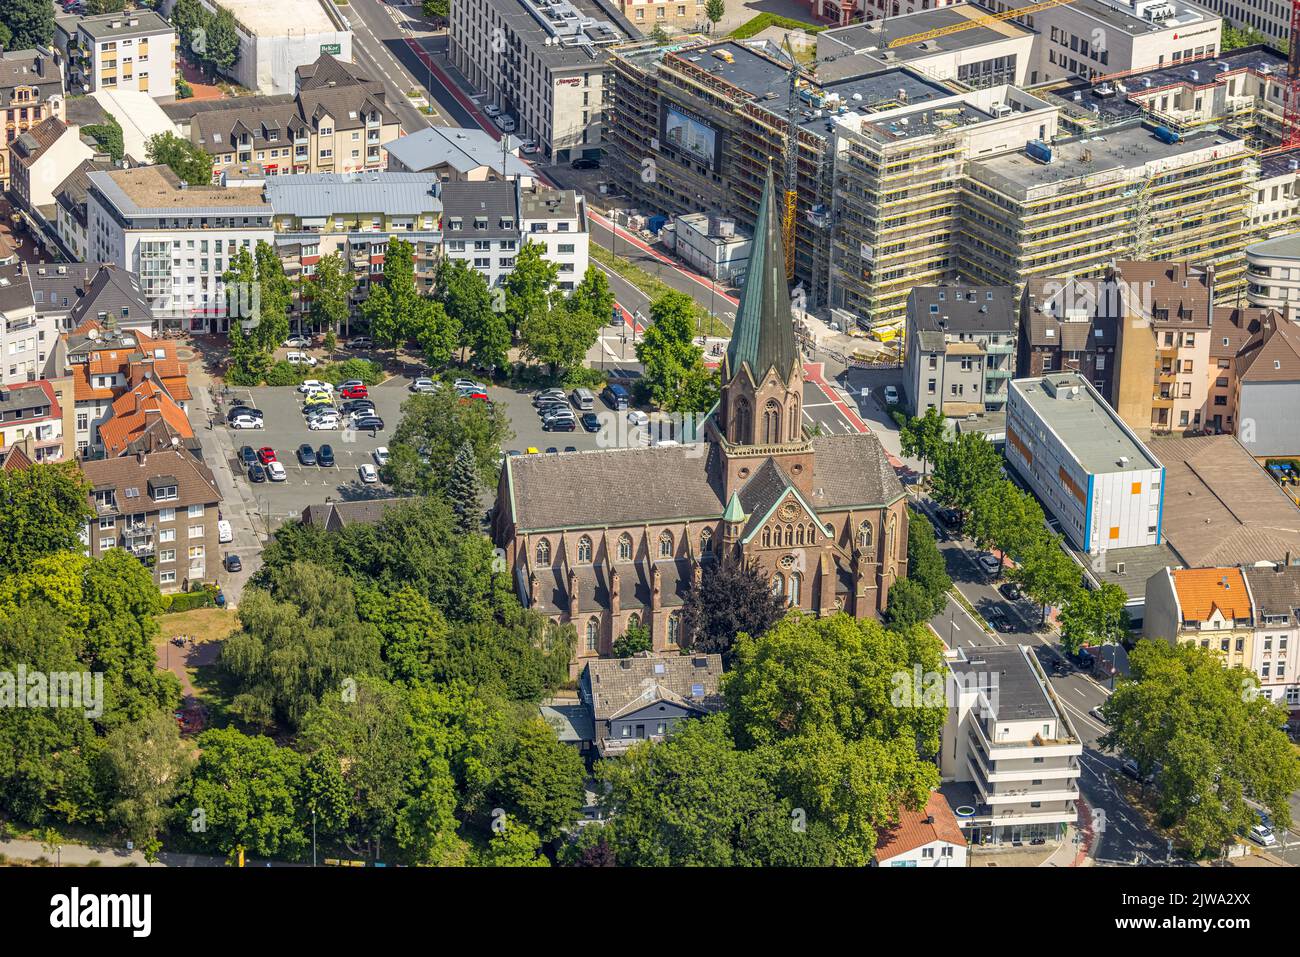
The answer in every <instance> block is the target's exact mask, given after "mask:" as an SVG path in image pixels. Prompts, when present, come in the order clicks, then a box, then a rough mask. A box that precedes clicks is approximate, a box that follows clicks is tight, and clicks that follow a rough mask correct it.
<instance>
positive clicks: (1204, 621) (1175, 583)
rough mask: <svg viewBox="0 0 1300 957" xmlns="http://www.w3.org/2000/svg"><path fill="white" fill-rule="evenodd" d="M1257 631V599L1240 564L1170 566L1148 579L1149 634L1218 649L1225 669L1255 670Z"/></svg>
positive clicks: (1146, 631) (1145, 625)
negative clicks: (1197, 566)
mask: <svg viewBox="0 0 1300 957" xmlns="http://www.w3.org/2000/svg"><path fill="white" fill-rule="evenodd" d="M1270 573H1271V572H1270ZM1255 631H1256V620H1255V602H1254V599H1253V598H1252V597H1251V594H1250V584H1249V582H1247V580H1246V576H1245V573H1244V572H1243V570H1242V569H1240V568H1166V569H1164V570H1163V571H1161V572H1157V573H1156V574H1155V575H1152V576H1151V577H1150V578H1148V579H1147V596H1146V617H1145V618H1144V620H1143V623H1142V633H1143V636H1144V637H1146V638H1151V639H1154V640H1158V641H1167V642H1169V643H1170V644H1172V645H1184V644H1191V645H1197V646H1199V647H1201V648H1205V649H1207V650H1209V651H1214V652H1217V653H1218V654H1219V655H1220V656H1221V657H1222V659H1223V664H1224V667H1228V668H1235V667H1240V668H1252V667H1253V666H1254V664H1255ZM1283 677H1284V678H1285V677H1286V676H1285V674H1284V675H1283Z"/></svg>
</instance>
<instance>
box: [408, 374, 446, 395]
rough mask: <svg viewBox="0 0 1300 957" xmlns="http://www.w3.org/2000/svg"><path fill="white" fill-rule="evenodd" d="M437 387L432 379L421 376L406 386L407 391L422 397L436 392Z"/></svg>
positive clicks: (437, 384)
mask: <svg viewBox="0 0 1300 957" xmlns="http://www.w3.org/2000/svg"><path fill="white" fill-rule="evenodd" d="M438 386H439V383H437V382H434V381H433V380H432V379H429V378H426V377H424V376H421V377H420V378H418V379H416V380H415V381H414V382H412V383H411V384H410V385H408V386H407V389H409V390H410V391H411V392H416V393H420V394H422V395H431V394H433V393H434V392H437V391H438Z"/></svg>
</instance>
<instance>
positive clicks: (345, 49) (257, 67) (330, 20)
mask: <svg viewBox="0 0 1300 957" xmlns="http://www.w3.org/2000/svg"><path fill="white" fill-rule="evenodd" d="M201 2H202V4H203V6H204V7H205V8H206V9H208V10H213V11H215V10H217V9H220V8H224V9H226V10H229V11H230V13H231V14H232V15H233V16H234V18H235V27H236V32H237V33H238V34H239V56H238V57H237V58H236V60H235V65H234V66H233V67H232V68H231V69H230V71H229V76H230V78H231V79H232V80H234V81H235V82H236V83H238V84H239V85H240V86H244V87H247V88H248V89H250V90H256V91H257V92H258V93H264V94H276V93H292V92H294V89H295V86H294V80H295V75H294V70H295V68H296V67H298V66H299V65H300V64H303V63H311V62H312V61H313V60H315V59H316V58H317V57H318V56H320V55H321V54H322V53H326V54H330V55H332V56H336V57H338V58H339V59H341V60H351V59H352V30H351V28H350V27H349V26H348V25H347V20H346V19H345V18H344V17H343V15H342V14H341V13H339V12H338V9H337V8H336V7H335V5H334V4H333V3H322V2H321V0H276V2H275V3H266V2H264V0H201Z"/></svg>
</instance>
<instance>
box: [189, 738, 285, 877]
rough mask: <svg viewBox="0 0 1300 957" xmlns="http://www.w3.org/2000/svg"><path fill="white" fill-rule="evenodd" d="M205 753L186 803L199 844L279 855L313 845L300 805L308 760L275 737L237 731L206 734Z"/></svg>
mask: <svg viewBox="0 0 1300 957" xmlns="http://www.w3.org/2000/svg"><path fill="white" fill-rule="evenodd" d="M199 749H200V753H199V760H198V765H197V766H196V767H195V769H194V775H193V777H192V778H191V779H190V787H189V793H188V795H187V800H186V802H184V803H183V804H182V805H181V808H182V810H185V811H188V812H189V813H188V816H187V820H186V822H185V823H186V826H187V827H188V828H189V830H190V832H191V834H192V836H193V838H194V840H195V842H196V843H198V844H199V846H201V847H203V848H206V849H207V850H209V851H212V852H214V853H219V854H229V853H231V852H232V851H234V850H235V849H236V848H239V847H243V848H244V849H245V851H246V852H248V853H250V854H258V855H265V856H274V857H296V856H297V855H298V854H299V853H301V851H302V849H303V848H304V847H305V846H306V845H307V843H308V841H309V838H308V836H307V835H306V834H305V833H304V832H303V828H302V813H301V808H299V807H298V805H297V803H296V802H297V798H298V796H299V795H300V793H301V782H300V775H301V771H302V757H301V756H300V755H299V754H298V753H297V752H295V751H292V750H290V749H289V748H281V747H277V746H276V743H275V742H274V741H272V740H271V739H270V738H267V737H263V736H261V735H256V736H254V735H246V734H243V733H241V732H239V731H237V730H235V729H234V728H222V729H214V730H212V731H205V732H204V733H203V734H201V735H200V736H199ZM308 817H309V819H310V815H308Z"/></svg>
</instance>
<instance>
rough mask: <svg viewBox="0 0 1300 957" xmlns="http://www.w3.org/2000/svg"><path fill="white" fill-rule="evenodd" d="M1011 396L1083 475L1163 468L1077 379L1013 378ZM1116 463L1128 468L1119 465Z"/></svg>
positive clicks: (1069, 374)
mask: <svg viewBox="0 0 1300 957" xmlns="http://www.w3.org/2000/svg"><path fill="white" fill-rule="evenodd" d="M1011 392H1012V399H1013V401H1014V399H1015V397H1016V396H1019V397H1020V398H1021V399H1022V400H1023V401H1024V403H1025V404H1026V405H1028V406H1029V408H1030V409H1032V410H1033V412H1034V414H1035V415H1037V416H1038V417H1039V418H1040V419H1042V420H1043V421H1044V422H1046V423H1047V425H1048V426H1050V427H1051V429H1052V431H1053V432H1055V433H1056V437H1057V439H1058V440H1059V441H1060V442H1061V443H1062V444H1063V445H1064V446H1065V447H1066V448H1067V449H1068V450H1069V452H1070V453H1071V454H1072V455H1073V456H1074V458H1075V459H1076V460H1077V461H1078V463H1079V465H1080V466H1082V468H1083V469H1084V471H1086V472H1088V473H1089V474H1092V475H1097V474H1105V473H1107V472H1124V471H1130V470H1135V469H1140V468H1143V467H1147V468H1153V469H1158V468H1163V467H1164V466H1162V465H1161V464H1160V460H1159V459H1157V458H1156V457H1155V456H1154V455H1152V454H1151V453H1150V452H1149V451H1147V448H1146V446H1144V445H1143V444H1142V443H1141V442H1139V441H1138V439H1137V436H1135V435H1134V434H1133V433H1132V431H1131V430H1130V429H1129V428H1128V426H1126V425H1125V424H1124V423H1123V422H1122V421H1121V420H1120V418H1119V416H1118V415H1116V414H1115V412H1114V410H1113V409H1111V407H1110V406H1109V405H1108V404H1107V403H1106V401H1105V400H1104V399H1102V397H1101V396H1099V395H1098V394H1097V392H1096V390H1094V389H1093V388H1092V386H1091V385H1089V383H1088V380H1087V379H1085V378H1083V376H1081V375H1078V374H1076V373H1073V372H1056V373H1051V374H1049V375H1045V376H1038V377H1035V378H1030V379H1013V380H1012V382H1011ZM1121 458H1127V459H1128V462H1129V464H1127V465H1120V464H1119V460H1120V459H1121Z"/></svg>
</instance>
